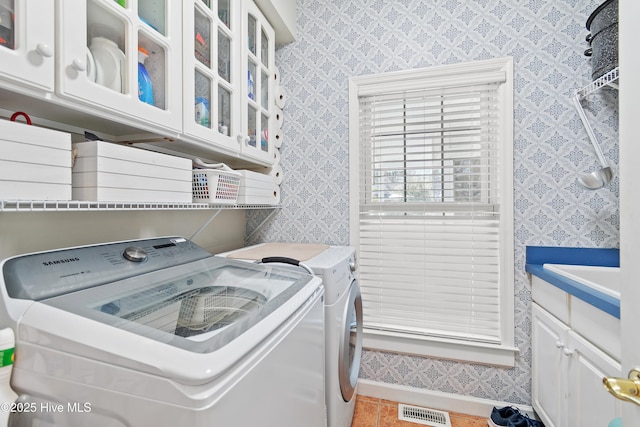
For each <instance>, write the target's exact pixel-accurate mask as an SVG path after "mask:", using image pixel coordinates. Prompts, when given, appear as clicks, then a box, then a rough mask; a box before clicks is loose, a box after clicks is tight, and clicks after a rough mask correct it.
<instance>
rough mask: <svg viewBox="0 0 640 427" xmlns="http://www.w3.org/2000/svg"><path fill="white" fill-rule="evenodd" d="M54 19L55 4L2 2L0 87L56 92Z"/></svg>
mask: <svg viewBox="0 0 640 427" xmlns="http://www.w3.org/2000/svg"><path fill="white" fill-rule="evenodd" d="M54 19H55V2H52V1H44V2H34V1H28V0H0V86H2V85H3V84H7V83H8V84H11V85H14V87H15V85H16V84H17V85H18V86H20V87H25V86H26V87H29V88H32V89H33V88H36V89H38V90H44V91H47V92H51V91H53V90H54V76H55V68H54V67H55V60H54V54H55V34H54Z"/></svg>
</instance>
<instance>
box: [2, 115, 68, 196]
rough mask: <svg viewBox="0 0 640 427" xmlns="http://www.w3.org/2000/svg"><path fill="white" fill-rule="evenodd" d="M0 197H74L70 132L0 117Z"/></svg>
mask: <svg viewBox="0 0 640 427" xmlns="http://www.w3.org/2000/svg"><path fill="white" fill-rule="evenodd" d="M0 200H71V135H69V134H68V133H64V132H58V131H53V130H49V129H44V128H39V127H36V126H30V125H26V124H24V123H17V122H11V121H8V120H0Z"/></svg>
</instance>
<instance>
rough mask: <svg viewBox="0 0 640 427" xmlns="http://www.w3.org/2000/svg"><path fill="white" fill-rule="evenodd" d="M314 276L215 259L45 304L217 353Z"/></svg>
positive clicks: (129, 330) (153, 336) (107, 285)
mask: <svg viewBox="0 0 640 427" xmlns="http://www.w3.org/2000/svg"><path fill="white" fill-rule="evenodd" d="M312 278H313V276H311V275H308V274H304V273H301V272H297V271H290V270H286V269H280V268H274V267H269V266H265V265H256V264H247V263H243V262H240V261H232V260H228V259H226V258H222V257H213V256H212V257H209V258H206V259H203V260H200V261H195V262H191V263H188V264H184V265H179V266H176V267H171V268H167V269H163V270H159V271H154V272H151V273H148V274H143V275H139V276H134V277H130V278H127V279H123V280H119V281H116V282H112V283H108V284H105V285H102V286H96V287H92V288H89V289H84V290H81V291H78V292H74V293H70V294H66V295H61V296H58V297H54V298H50V299H46V300H42V301H40V303H42V304H45V305H48V306H51V307H55V308H57V309H60V310H64V311H67V312H70V313H73V314H76V315H79V316H81V317H83V318H87V319H91V320H95V321H98V322H101V323H104V324H107V325H110V326H113V327H115V328H118V329H121V330H124V331H128V332H132V333H134V334H137V335H141V336H143V337H146V338H150V339H152V340H155V341H159V342H162V343H166V344H169V345H172V346H175V347H179V348H182V349H185V350H189V351H191V352H195V353H210V352H213V351H216V350H218V349H220V348H222V347H223V346H225V345H226V344H228V343H230V342H232V341H233V340H234V339H236V338H237V337H239V336H240V335H242V334H243V333H245V332H246V331H247V330H249V329H250V328H252V327H253V326H254V325H256V324H257V323H259V322H260V321H261V320H263V319H264V318H266V317H267V316H269V315H270V314H271V313H273V312H274V311H276V310H277V309H279V307H281V306H283V305H284V304H285V303H286V302H287V301H288V300H289V299H291V298H292V297H293V296H294V295H296V294H298V293H299V292H300V291H301V290H302V289H303V288H304V287H305V286H306V285H307V284H308V283H309V282H310V281H311V279H312ZM297 304H298V305H299V302H298V303H297ZM296 308H297V307H296ZM294 310H295V308H294ZM28 315H29V311H27V313H26V316H28ZM277 326H278V325H274V326H273V329H275V327H277Z"/></svg>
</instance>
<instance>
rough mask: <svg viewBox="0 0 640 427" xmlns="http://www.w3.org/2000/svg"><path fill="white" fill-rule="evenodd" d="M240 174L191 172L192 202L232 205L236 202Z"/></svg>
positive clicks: (204, 171) (216, 170)
mask: <svg viewBox="0 0 640 427" xmlns="http://www.w3.org/2000/svg"><path fill="white" fill-rule="evenodd" d="M239 190H240V174H239V173H238V172H235V171H223V170H218V169H194V170H193V202H194V203H211V204H222V205H234V204H236V203H237V201H238V191H239Z"/></svg>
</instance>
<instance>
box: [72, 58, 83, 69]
mask: <svg viewBox="0 0 640 427" xmlns="http://www.w3.org/2000/svg"><path fill="white" fill-rule="evenodd" d="M71 66H72V67H73V68H75V69H76V70H78V71H84V70H86V69H87V64H85V62H84V61H83V60H82V59H78V58H76V59H74V60H73V62H72V63H71Z"/></svg>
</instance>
